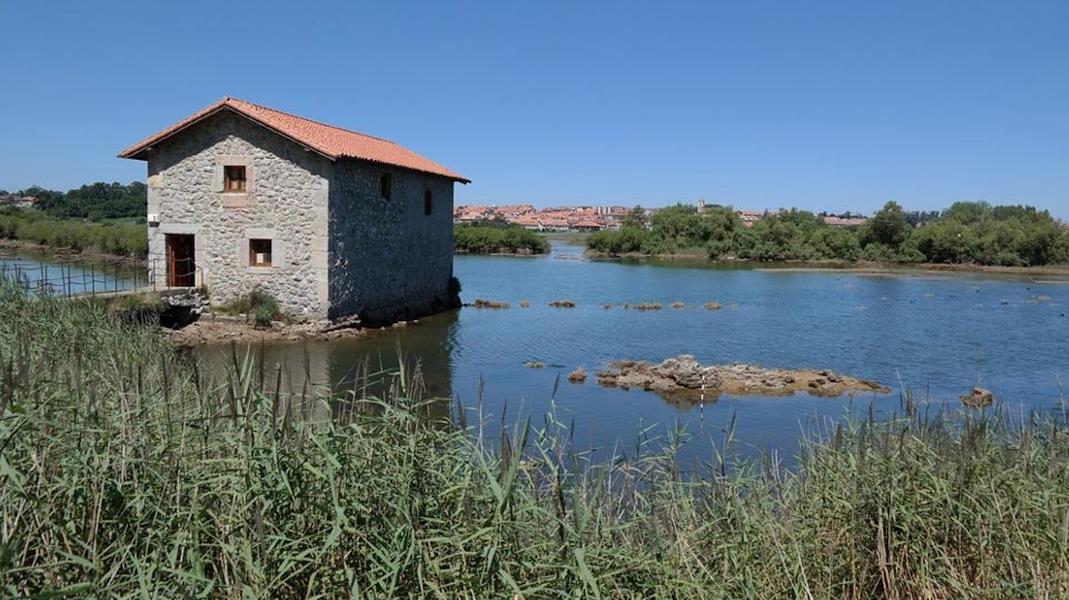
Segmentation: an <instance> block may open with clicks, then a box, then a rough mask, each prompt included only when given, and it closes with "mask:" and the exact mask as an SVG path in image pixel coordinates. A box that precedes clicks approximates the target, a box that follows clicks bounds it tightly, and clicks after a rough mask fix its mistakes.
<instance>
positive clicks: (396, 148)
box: [119, 96, 471, 183]
mask: <svg viewBox="0 0 1069 600" xmlns="http://www.w3.org/2000/svg"><path fill="white" fill-rule="evenodd" d="M221 110H232V111H234V112H236V113H238V114H240V115H242V116H244V117H247V118H249V119H252V120H253V121H255V122H257V123H259V124H261V125H263V126H264V127H267V128H268V129H271V130H273V131H275V132H276V133H278V134H279V135H282V136H283V137H287V138H290V139H291V140H293V141H294V142H297V143H298V144H300V145H302V146H307V147H308V148H311V149H312V150H315V151H316V152H318V153H320V154H322V155H323V156H326V157H327V158H329V159H331V160H337V159H339V158H355V159H359V160H367V161H371V162H377V163H383V164H387V165H394V166H398V167H404V168H406V169H412V170H414V171H421V172H423V173H431V174H433V175H441V176H442V177H448V178H450V179H453V180H455V181H459V182H461V183H471V180H469V179H468V178H466V177H464V176H463V175H460V174H459V173H456V172H455V171H451V170H449V169H447V168H445V167H443V166H442V165H440V164H438V163H436V162H434V161H432V160H430V159H429V158H425V157H423V156H420V155H419V154H416V153H415V152H412V151H411V150H409V149H407V148H405V147H403V146H401V145H399V144H395V143H394V142H391V141H389V140H384V139H382V138H377V137H374V136H370V135H366V134H363V133H357V132H355V131H350V130H348V129H342V128H340V127H334V126H332V125H326V124H324V123H320V122H318V121H312V120H311V119H305V118H303V117H298V116H296V115H291V114H289V113H284V112H282V111H278V110H274V109H272V108H267V107H266V106H260V105H259V104H253V103H252V102H246V101H244V100H239V99H237V98H231V97H229V96H228V97H226V98H223V99H222V100H220V101H218V102H216V103H215V104H212V105H211V106H209V107H207V108H205V109H203V110H201V111H198V112H196V113H194V114H192V115H190V116H189V117H186V118H185V119H183V120H181V121H179V122H178V123H175V124H174V125H172V126H170V127H168V128H167V129H164V130H163V131H161V132H159V133H157V134H155V135H152V136H149V137H148V138H145V139H144V140H141V141H140V142H138V143H136V144H134V145H133V146H130V147H129V148H126V149H125V150H123V151H122V152H120V153H119V158H143V156H142V153H143V152H144V151H145V150H146V149H148V148H149V147H150V146H152V145H154V144H157V143H159V142H161V141H163V140H164V139H166V138H168V137H170V136H172V135H174V134H176V133H178V132H179V131H182V130H183V129H185V128H186V127H189V126H190V125H193V124H194V123H197V122H199V121H201V120H202V119H205V118H207V117H209V116H211V115H213V114H215V113H217V112H219V111H221Z"/></svg>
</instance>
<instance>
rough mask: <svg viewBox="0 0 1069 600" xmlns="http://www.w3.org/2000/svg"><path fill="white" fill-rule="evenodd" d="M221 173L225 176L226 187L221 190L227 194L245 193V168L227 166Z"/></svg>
mask: <svg viewBox="0 0 1069 600" xmlns="http://www.w3.org/2000/svg"><path fill="white" fill-rule="evenodd" d="M223 172H224V173H225V174H226V185H225V187H224V188H223V189H224V190H225V191H227V192H244V191H245V167H244V166H242V165H239V166H227V167H223Z"/></svg>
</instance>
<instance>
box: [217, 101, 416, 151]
mask: <svg viewBox="0 0 1069 600" xmlns="http://www.w3.org/2000/svg"><path fill="white" fill-rule="evenodd" d="M231 100H236V101H238V102H242V103H244V104H249V105H251V106H255V107H256V108H259V109H263V110H267V111H271V112H273V113H278V114H280V115H286V116H287V117H291V118H293V119H300V120H302V121H308V122H309V123H315V124H316V125H322V126H323V127H330V128H331V129H338V130H341V131H345V132H347V133H352V134H355V135H362V136H364V137H367V138H371V139H373V140H379V141H380V142H386V143H388V144H393V145H395V146H399V145H400V144H398V143H397V142H395V141H393V140H388V139H386V138H384V137H379V136H377V135H371V134H370V133H364V132H362V131H356V130H354V129H348V128H346V127H339V126H338V125H331V124H330V123H324V122H323V121H317V120H315V119H309V118H308V117H302V116H301V115H297V114H294V113H291V112H286V111H284V110H278V109H277V108H271V107H270V106H264V105H263V104H257V103H256V102H249V101H248V100H243V99H241V98H236V97H234V96H226V97H225V98H223V103H226V102H229V101H231Z"/></svg>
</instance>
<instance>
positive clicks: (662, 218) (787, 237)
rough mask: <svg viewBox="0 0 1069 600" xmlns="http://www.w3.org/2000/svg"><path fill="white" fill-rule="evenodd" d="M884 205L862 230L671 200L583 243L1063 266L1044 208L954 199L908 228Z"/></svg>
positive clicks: (802, 216)
mask: <svg viewBox="0 0 1069 600" xmlns="http://www.w3.org/2000/svg"><path fill="white" fill-rule="evenodd" d="M916 214H918V213H910V214H907V213H906V212H905V211H903V210H902V207H901V206H899V205H898V204H897V203H894V202H888V203H887V204H886V205H885V206H884V208H883V209H881V210H880V211H879V212H877V213H876V215H874V216H873V218H872V219H870V220H869V222H868V223H867V224H866V225H864V226H861V227H850V228H844V227H832V226H830V225H827V224H825V223H824V221H823V219H821V218H820V217H819V216H817V215H814V214H813V213H811V212H808V211H803V210H797V209H791V210H788V211H781V212H779V213H777V214H771V215H767V216H765V217H764V218H763V219H761V220H759V221H757V222H756V223H754V224H753V226H752V227H749V228H747V227H744V226H743V223H742V221H741V220H740V219H739V217H738V215H736V214H735V212H734V211H733V210H732V209H731V208H730V207H713V208H711V209H709V210H707V211H706V212H704V213H698V212H697V210H696V209H695V207H693V206H687V205H683V204H680V205H676V206H671V207H668V208H664V209H661V210H659V211H657V212H656V213H654V214H653V216H652V217H651V219H650V223H649V227H643V226H641V225H640V224H637V223H629V224H627V225H625V226H624V227H622V228H621V229H618V230H615V231H599V232H597V233H595V234H593V235H591V236H590V238H589V240H588V241H587V247H588V248H589V249H590V250H593V251H595V252H600V253H602V254H608V255H623V254H645V255H660V254H672V253H675V252H679V251H681V250H683V249H686V248H704V249H705V250H706V252H707V253H708V255H709V257H710V258H712V259H714V260H716V259H726V258H738V259H745V260H758V261H810V260H812V261H817V260H841V261H851V262H852V261H873V262H895V263H916V262H932V263H950V264H978V265H998V266H1043V265H1053V264H1069V231H1066V230H1065V229H1063V228H1062V226H1061V224H1060V223H1058V222H1057V221H1056V220H1055V219H1054V218H1052V217H1051V216H1050V214H1049V213H1048V212H1046V211H1039V210H1036V209H1035V208H1032V207H1025V206H991V205H990V204H987V203H984V202H959V203H957V204H954V205H953V206H951V207H950V208H949V209H947V210H946V211H943V212H942V213H940V214H939V215H938V216H935V217H933V216H932V215H930V214H928V215H927V216H928V219H927V220H925V221H922V222H920V223H919V224H917V225H914V224H913V222H914V219H912V217H913V216H914V215H916Z"/></svg>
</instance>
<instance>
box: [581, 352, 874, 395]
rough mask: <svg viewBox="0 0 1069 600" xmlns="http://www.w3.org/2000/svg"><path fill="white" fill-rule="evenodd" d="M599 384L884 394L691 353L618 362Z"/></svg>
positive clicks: (667, 390)
mask: <svg viewBox="0 0 1069 600" xmlns="http://www.w3.org/2000/svg"><path fill="white" fill-rule="evenodd" d="M598 383H599V384H601V385H604V386H609V387H618V388H622V389H631V388H637V389H642V390H647V391H651V392H657V393H658V394H662V395H682V396H694V397H697V396H699V395H700V394H701V393H703V392H704V393H705V394H706V395H712V396H715V395H718V394H731V395H755V396H785V395H790V394H794V393H796V392H808V393H810V394H813V395H815V396H840V395H842V394H846V393H854V392H879V393H887V392H889V391H890V390H889V389H888V388H887V387H885V386H882V385H880V384H879V383H876V382H874V381H867V380H864V379H857V378H855V377H849V376H846V375H839V374H837V373H834V372H832V371H826V370H825V371H815V370H808V369H767V368H764V367H761V366H758V365H745V364H733V365H710V366H704V365H702V364H701V363H699V362H698V361H697V360H696V359H695V358H694V357H693V356H691V355H689V354H681V355H679V356H676V357H673V358H669V359H667V360H664V361H662V362H660V363H657V364H654V363H649V362H645V361H632V360H621V361H616V362H614V363H612V364H611V365H610V368H609V369H608V370H605V371H601V372H600V373H598Z"/></svg>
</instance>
